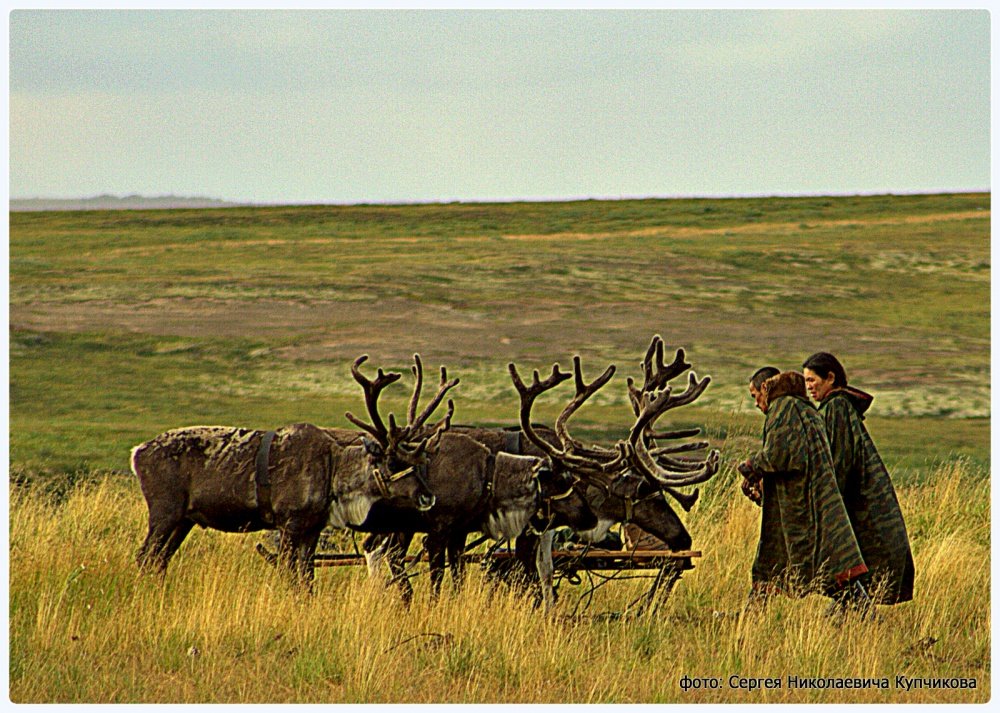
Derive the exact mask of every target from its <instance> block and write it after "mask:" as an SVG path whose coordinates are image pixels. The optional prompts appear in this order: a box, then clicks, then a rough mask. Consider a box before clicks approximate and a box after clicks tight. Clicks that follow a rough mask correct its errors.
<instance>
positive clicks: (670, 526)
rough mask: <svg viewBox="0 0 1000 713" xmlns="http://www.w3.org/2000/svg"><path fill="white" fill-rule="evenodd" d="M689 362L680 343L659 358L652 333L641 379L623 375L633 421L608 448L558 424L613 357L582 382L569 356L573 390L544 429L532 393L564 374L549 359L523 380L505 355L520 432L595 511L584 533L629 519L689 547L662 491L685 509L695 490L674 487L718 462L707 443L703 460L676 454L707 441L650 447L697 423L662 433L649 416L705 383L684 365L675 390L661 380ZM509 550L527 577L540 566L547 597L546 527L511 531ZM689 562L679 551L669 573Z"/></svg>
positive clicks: (709, 472)
mask: <svg viewBox="0 0 1000 713" xmlns="http://www.w3.org/2000/svg"><path fill="white" fill-rule="evenodd" d="M654 356H655V360H656V363H655V365H654V363H653V359H654ZM690 366H691V365H690V364H687V363H686V362H685V361H684V352H683V350H678V352H677V356H676V358H675V359H674V362H673V363H672V364H670V365H666V364H664V363H663V342H662V339H660V337H659V336H656V337H654V338H653V342H652V343H651V344H650V347H649V349H648V350H647V353H646V357H645V359H644V360H643V369H644V372H645V380H644V383H643V386H642V387H641V388H639V387H636V385H635V383H634V382H633V380H632V379H631V378H630V379H628V389H629V398H630V402H631V404H632V408H633V412H634V414H635V417H636V420H635V423H634V424H633V425H632V427H631V429H630V431H629V434H628V436H627V437H626V438H624V439H621V440H619V441H618V442H617V443H616V444H615V446H614V447H612V448H605V447H601V446H597V445H584V444H582V443H581V442H580V441H578V440H576V439H575V438H573V437H572V436H571V435H570V433H569V430H568V428H567V425H566V424H567V422H568V420H569V418H570V417H571V416H572V415H573V414H574V413H575V412H576V411H577V410H578V409H579V408H580V407H581V406H582V405H583V404H584V403H585V402H586V401H587V399H589V398H590V397H591V396H593V395H594V394H595V393H596V392H597V391H598V390H599V389H601V388H602V387H603V386H604V385H605V384H607V383H608V382H609V381H610V380H611V377H612V376H613V375H614V373H615V366H614V365H611V366H609V367H608V368H607V369H606V370H605V372H604V373H603V374H602V375H601V376H599V377H598V378H597V379H595V380H594V381H593V382H591V383H590V384H587V383H586V382H585V381H584V379H583V374H582V367H581V361H580V357H579V356H575V357H574V358H573V371H574V373H573V376H574V377H575V385H576V394H575V396H574V397H573V399H572V400H571V401H570V402H569V403H568V404H567V405H566V407H565V408H564V409H563V411H562V413H561V414H560V415H559V416H558V418H557V419H556V422H555V428H554V429H551V430H550V429H537V428H536V427H535V425H534V424H533V423H532V422H531V408H532V406H533V404H534V402H535V399H536V398H537V397H538V396H539V395H540V394H542V393H544V392H546V391H549V390H551V389H553V388H555V387H556V386H557V385H559V384H560V383H562V382H563V381H565V380H566V379H569V378H570V375H569V374H566V373H563V372H561V371H560V370H559V365H558V364H556V365H554V366H553V369H552V374H551V375H550V376H549V377H548V378H547V379H545V380H544V381H543V380H541V378H540V376H539V373H538V371H535V372H534V376H533V379H532V383H531V384H530V385H528V384H525V382H524V381H523V380H522V379H521V377H520V375H519V374H518V371H517V368H516V366H515V365H514V364H513V363H511V364H509V365H508V369H509V371H510V375H511V379H512V380H513V382H514V387H515V388H516V389H517V391H518V394H519V395H520V399H521V408H520V424H521V430H522V432H523V433H524V435H525V436H526V437H527V438H528V440H529V441H530V442H531V443H532V444H533V445H534V446H535V447H536V448H537V449H538V450H539V451H540V452H542V453H545V454H546V455H547V456H548V457H549V458H550V460H551V462H552V463H553V465H554V466H556V467H557V468H559V469H561V470H562V471H563V472H566V473H568V474H569V475H570V476H571V477H572V478H574V480H575V489H576V490H577V491H578V492H580V493H581V495H583V497H584V499H585V500H586V502H587V504H588V506H589V507H590V508H591V510H593V511H594V513H595V514H596V515H597V516H598V518H599V524H598V526H597V527H596V528H594V529H592V530H590V531H586V532H580V533H579V534H580V535H581V536H582V537H583V538H584V539H586V540H590V541H599V540H601V539H603V538H604V537H605V535H606V534H607V531H608V528H609V527H610V526H611V525H613V524H614V523H616V522H620V523H623V524H627V523H634V524H636V525H638V526H639V527H640V528H642V529H643V530H645V531H647V532H649V533H651V534H653V535H655V536H656V537H658V538H659V539H661V540H662V541H664V542H665V543H666V544H667V546H668V547H669V548H670V549H671V550H675V551H682V550H687V549H690V547H691V536H690V534H688V532H687V529H686V528H685V527H684V524H683V523H682V522H681V520H680V518H678V516H677V514H676V513H675V512H674V511H673V509H672V508H671V507H670V505H669V504H668V502H667V500H666V496H667V495H669V496H670V497H672V498H674V499H675V500H677V501H678V502H680V503H681V506H682V507H683V508H684V509H685V510H689V509H690V508H691V506H693V505H694V502H695V501H696V499H697V491H695V493H693V494H690V495H686V494H683V493H680V492H679V491H677V490H676V488H678V487H681V486H685V485H694V484H698V483H702V482H705V481H706V480H708V479H709V478H711V477H712V476H713V475H714V474H715V473H716V472H717V470H718V466H719V452H718V451H717V450H712V451H711V452H710V453H709V454H708V456H707V457H706V458H705V459H704V460H688V459H685V458H684V457H681V456H678V455H677V454H679V453H683V452H688V451H696V450H703V449H704V448H706V447H707V446H708V444H707V443H705V442H695V443H686V444H681V445H677V446H666V447H655V441H656V439H677V438H685V437H689V436H693V435H697V434H698V433H699V431H698V430H697V429H690V430H684V431H674V432H663V433H655V432H653V430H652V426H653V424H654V423H655V421H656V420H657V419H658V418H659V417H660V416H662V415H663V414H664V413H665V412H666V411H667V410H669V409H672V408H676V407H679V406H683V405H686V404H690V403H691V402H693V401H694V400H695V399H697V398H698V397H699V396H700V395H701V394H702V393H703V392H704V390H705V388H706V387H707V386H708V384H709V382H710V378H709V377H705V378H704V379H702V380H700V381H699V380H698V379H697V377H696V376H695V375H694V374H693V373H692V374H690V375H689V383H688V387H687V389H686V391H684V392H683V393H682V394H680V395H677V396H674V395H673V394H672V391H671V388H670V387H669V386H668V383H667V382H669V381H670V380H671V379H673V378H674V377H676V376H678V375H679V374H681V373H683V372H684V371H686V370H687V369H688V368H690ZM515 550H516V553H517V557H518V559H519V560H520V561H521V563H522V565H523V566H524V569H525V572H526V574H528V576H529V577H530V574H531V572H533V571H534V570H538V571H539V572H543V573H545V574H544V576H543V577H542V585H543V589H542V591H543V596H544V597H545V599H546V603H547V604H551V599H552V592H551V571H552V567H551V534H547V535H545V536H544V537H542V538H539V537H537V536H533V535H531V534H530V533H528V534H526V535H525V536H523V537H521V538H518V541H517V543H516V544H515ZM691 568H692V565H691V561H690V559H689V558H685V559H680V560H678V561H677V563H676V572H675V576H676V577H679V576H680V573H681V571H683V570H687V569H691ZM674 581H676V579H674Z"/></svg>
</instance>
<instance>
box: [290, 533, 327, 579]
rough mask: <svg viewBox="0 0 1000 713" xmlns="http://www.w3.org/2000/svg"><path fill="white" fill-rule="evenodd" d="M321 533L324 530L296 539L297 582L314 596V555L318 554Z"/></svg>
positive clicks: (294, 555) (294, 553)
mask: <svg viewBox="0 0 1000 713" xmlns="http://www.w3.org/2000/svg"><path fill="white" fill-rule="evenodd" d="M321 531H322V528H320V529H317V530H315V531H313V532H307V533H305V534H303V535H300V536H299V537H298V538H296V543H295V547H294V552H293V557H294V560H295V574H296V578H297V581H298V583H299V584H300V585H303V586H305V588H306V589H307V590H308V592H309V593H310V594H312V585H313V579H314V578H315V574H316V569H315V565H314V564H313V555H315V554H316V545H317V543H318V542H319V535H320V532H321Z"/></svg>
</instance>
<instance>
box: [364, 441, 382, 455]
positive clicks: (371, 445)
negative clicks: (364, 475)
mask: <svg viewBox="0 0 1000 713" xmlns="http://www.w3.org/2000/svg"><path fill="white" fill-rule="evenodd" d="M361 443H362V444H364V447H365V452H366V453H368V455H370V456H372V457H373V458H380V457H381V456H382V455H383V451H382V446H380V445H379V444H378V442H377V441H374V440H372V439H371V438H368V437H367V436H362V437H361Z"/></svg>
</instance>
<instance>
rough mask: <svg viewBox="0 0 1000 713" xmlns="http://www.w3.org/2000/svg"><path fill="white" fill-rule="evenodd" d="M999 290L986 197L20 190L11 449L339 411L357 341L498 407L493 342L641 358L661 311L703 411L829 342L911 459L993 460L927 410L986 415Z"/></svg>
mask: <svg viewBox="0 0 1000 713" xmlns="http://www.w3.org/2000/svg"><path fill="white" fill-rule="evenodd" d="M988 293H989V196H988V195H955V196H907V197H904V196H900V197H886V196H883V197H866V198H797V199H777V198H775V199H740V200H681V201H623V202H577V203H552V204H499V205H464V204H455V205H444V206H355V207H303V208H261V209H225V210H188V211H147V212H87V213H30V214H12V216H11V323H12V337H11V342H12V346H11V436H12V438H11V460H12V464H13V465H14V466H15V467H16V468H19V469H22V470H23V469H27V470H32V471H37V470H42V471H51V472H55V473H60V472H72V471H74V470H78V469H88V468H91V467H98V468H112V469H116V470H124V469H125V468H126V467H127V464H126V459H127V453H128V448H129V446H131V445H133V444H134V443H136V442H138V441H140V440H143V439H144V438H147V437H149V436H152V435H154V434H155V433H157V432H159V431H161V430H163V429H165V428H168V427H172V426H178V425H183V424H192V423H206V422H220V423H232V424H235V423H239V424H241V425H250V426H260V427H263V426H267V425H274V424H277V423H281V422H287V421H292V420H313V421H319V422H323V423H329V424H341V425H346V421H345V420H344V419H343V413H344V411H345V410H348V409H355V410H356V409H357V408H358V407H359V401H360V399H359V392H358V390H357V387H356V385H354V384H353V382H352V381H351V380H350V378H349V376H348V374H347V366H348V364H349V363H350V361H351V360H352V359H353V358H354V357H355V356H356V355H358V354H360V353H370V354H371V355H372V361H373V363H375V364H385V365H387V366H391V367H394V368H404V369H405V368H406V367H407V361H408V359H409V355H410V354H411V353H412V352H413V351H420V352H421V353H422V354H423V355H424V358H425V362H426V363H427V364H428V366H429V367H431V368H433V366H434V365H436V364H438V363H444V364H446V365H448V366H449V368H450V369H451V370H452V372H453V373H455V374H458V375H459V376H461V377H462V379H463V384H462V385H461V386H460V387H459V391H458V392H457V398H458V410H459V418H461V419H463V420H477V421H490V422H504V423H509V422H512V421H513V420H514V419H515V416H516V403H515V401H514V398H513V397H514V392H513V390H512V388H511V386H510V384H509V380H508V377H507V374H506V369H505V365H506V363H507V362H508V361H511V360H514V361H517V362H518V363H519V364H523V365H525V366H526V367H540V368H547V367H548V365H550V364H551V363H552V362H554V361H560V362H561V363H563V364H567V363H568V361H569V357H570V356H571V355H572V354H573V353H580V354H581V355H582V356H583V357H584V364H585V368H586V369H587V370H588V373H591V372H592V373H596V372H598V371H600V369H602V368H603V367H604V365H605V364H606V363H608V362H615V363H617V364H618V365H619V367H620V368H621V369H622V374H623V375H626V374H635V371H636V369H635V365H636V364H637V362H638V359H639V356H640V355H641V353H642V351H643V350H644V348H645V346H646V344H647V343H648V340H649V338H650V336H651V335H652V334H653V333H660V334H662V335H663V336H664V337H665V339H666V340H667V343H668V345H669V346H684V347H685V348H686V349H687V351H688V355H689V358H690V359H691V360H692V361H693V363H694V364H695V368H696V369H697V370H698V371H699V372H702V373H704V372H707V373H710V374H712V375H713V377H714V379H715V383H714V384H713V386H712V388H711V389H710V390H709V392H708V393H707V394H706V395H705V397H703V399H702V401H701V402H700V404H701V405H702V407H703V408H705V409H708V410H709V411H711V410H713V409H714V410H717V409H722V410H723V411H725V412H728V411H731V410H733V409H740V410H741V411H746V410H747V409H748V402H747V400H746V399H745V398H744V389H743V383H744V381H745V378H746V375H747V374H748V373H749V371H751V370H752V369H753V368H755V367H756V366H758V365H759V364H760V363H762V362H770V363H774V364H777V365H779V366H782V367H786V368H795V367H797V366H798V365H799V364H801V360H802V359H803V358H804V357H805V356H806V355H808V354H809V353H811V352H812V351H816V350H819V349H828V350H831V351H834V352H835V353H838V354H840V355H841V356H842V358H843V359H844V360H845V362H846V365H847V367H848V371H849V374H850V375H851V377H852V380H853V381H854V382H856V383H857V384H859V385H860V386H862V387H864V388H868V389H870V390H872V391H873V392H874V393H875V394H876V396H877V400H876V405H875V408H874V409H873V417H872V424H873V429H874V430H876V431H879V432H880V433H881V434H883V436H882V439H881V441H880V442H884V443H885V444H886V446H887V449H886V450H887V452H886V457H887V458H888V459H889V460H890V462H892V463H895V464H899V465H900V466H901V467H904V468H906V469H907V470H908V471H910V470H912V471H913V472H912V473H910V475H912V476H913V477H919V476H920V473H922V472H924V471H925V470H926V467H928V466H929V465H931V464H933V462H934V461H935V459H940V458H942V457H947V456H948V455H949V454H951V453H953V452H955V453H963V454H966V455H971V456H973V457H974V458H976V459H977V460H978V461H979V462H985V461H986V460H987V459H988V440H987V438H988V430H989V424H988V421H987V420H986V419H985V418H982V419H981V420H979V421H974V420H973V421H970V420H967V419H965V420H961V421H956V420H955V419H954V418H951V419H947V420H941V419H938V418H936V417H939V416H980V417H985V416H988V413H989V405H988V404H989V383H988V373H989V372H988V363H989V299H988ZM616 385H617V386H616ZM402 391H403V389H402V388H400V389H399V390H398V391H397V392H396V394H395V395H394V396H389V395H387V396H389V401H390V404H392V403H393V402H392V398H396V399H397V402H398V401H399V400H401V399H404V398H405V396H403V395H402ZM356 392H358V393H356ZM563 398H565V396H563V395H556V396H553V399H552V400H551V404H554V403H556V402H558V401H559V400H560V399H563ZM596 401H597V402H598V404H600V403H604V404H605V405H606V408H605V409H602V408H600V407H598V408H588V409H585V410H584V412H582V413H581V414H580V415H579V416H578V418H577V421H578V423H579V426H578V428H580V429H588V428H589V429H590V430H591V431H593V432H594V433H595V434H596V435H601V430H602V429H603V428H606V429H607V431H608V433H607V434H606V435H608V436H609V437H614V436H615V435H616V434H617V433H620V432H621V429H622V428H624V427H625V426H626V423H627V418H628V413H627V410H626V406H625V396H624V388H623V384H622V379H621V378H620V377H619V378H618V379H616V381H615V382H613V383H612V385H611V386H609V387H608V388H607V389H605V393H602V394H601V395H600V398H599V399H596ZM614 405H617V407H618V408H617V410H614V409H612V408H611V407H612V406H614ZM545 408H546V402H543V403H542V404H541V407H540V410H541V413H542V414H545V413H546V412H545V410H544V409H545ZM608 409H610V410H608ZM886 416H892V417H894V418H889V419H885V418H884V417H886ZM904 417H905V418H904ZM915 417H923V418H922V419H920V420H916V421H915V420H912V419H913V418H915ZM671 418H678V419H683V418H690V416H685V415H677V416H676V417H675V416H674V415H671ZM748 418H753V416H752V415H751V416H748ZM914 430H915V431H916V433H918V434H919V435H920V437H919V438H916V439H914V438H911V437H910V435H908V434H912V433H913V431H914ZM924 434H928V435H927V437H925V436H924ZM929 438H932V439H933V441H929V440H928V439H929ZM896 444H899V445H900V446H902V445H904V444H905V445H906V446H907V448H906V449H900V450H897V449H896V448H895V446H896ZM914 469H915V470H914Z"/></svg>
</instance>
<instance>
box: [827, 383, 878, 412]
mask: <svg viewBox="0 0 1000 713" xmlns="http://www.w3.org/2000/svg"><path fill="white" fill-rule="evenodd" d="M837 395H840V396H844V397H845V398H846V399H847V400H848V401H850V402H851V405H852V406H853V407H854V409H855V410H856V411H857V412H858V415H859V416H864V413H865V411H867V410H868V407H869V406H871V405H872V401H874V400H875V397H874V396H872V395H871V394H869V393H867V392H864V391H862V390H861V389H855V388H854V387H853V386H840V387H837V388H836V389H834V390H833V391H831V392H830V393H829V394H827V395H826V398H825V399H823V403H826V402H827V401H828V400H829V399H832V398H833V397H834V396H837Z"/></svg>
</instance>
